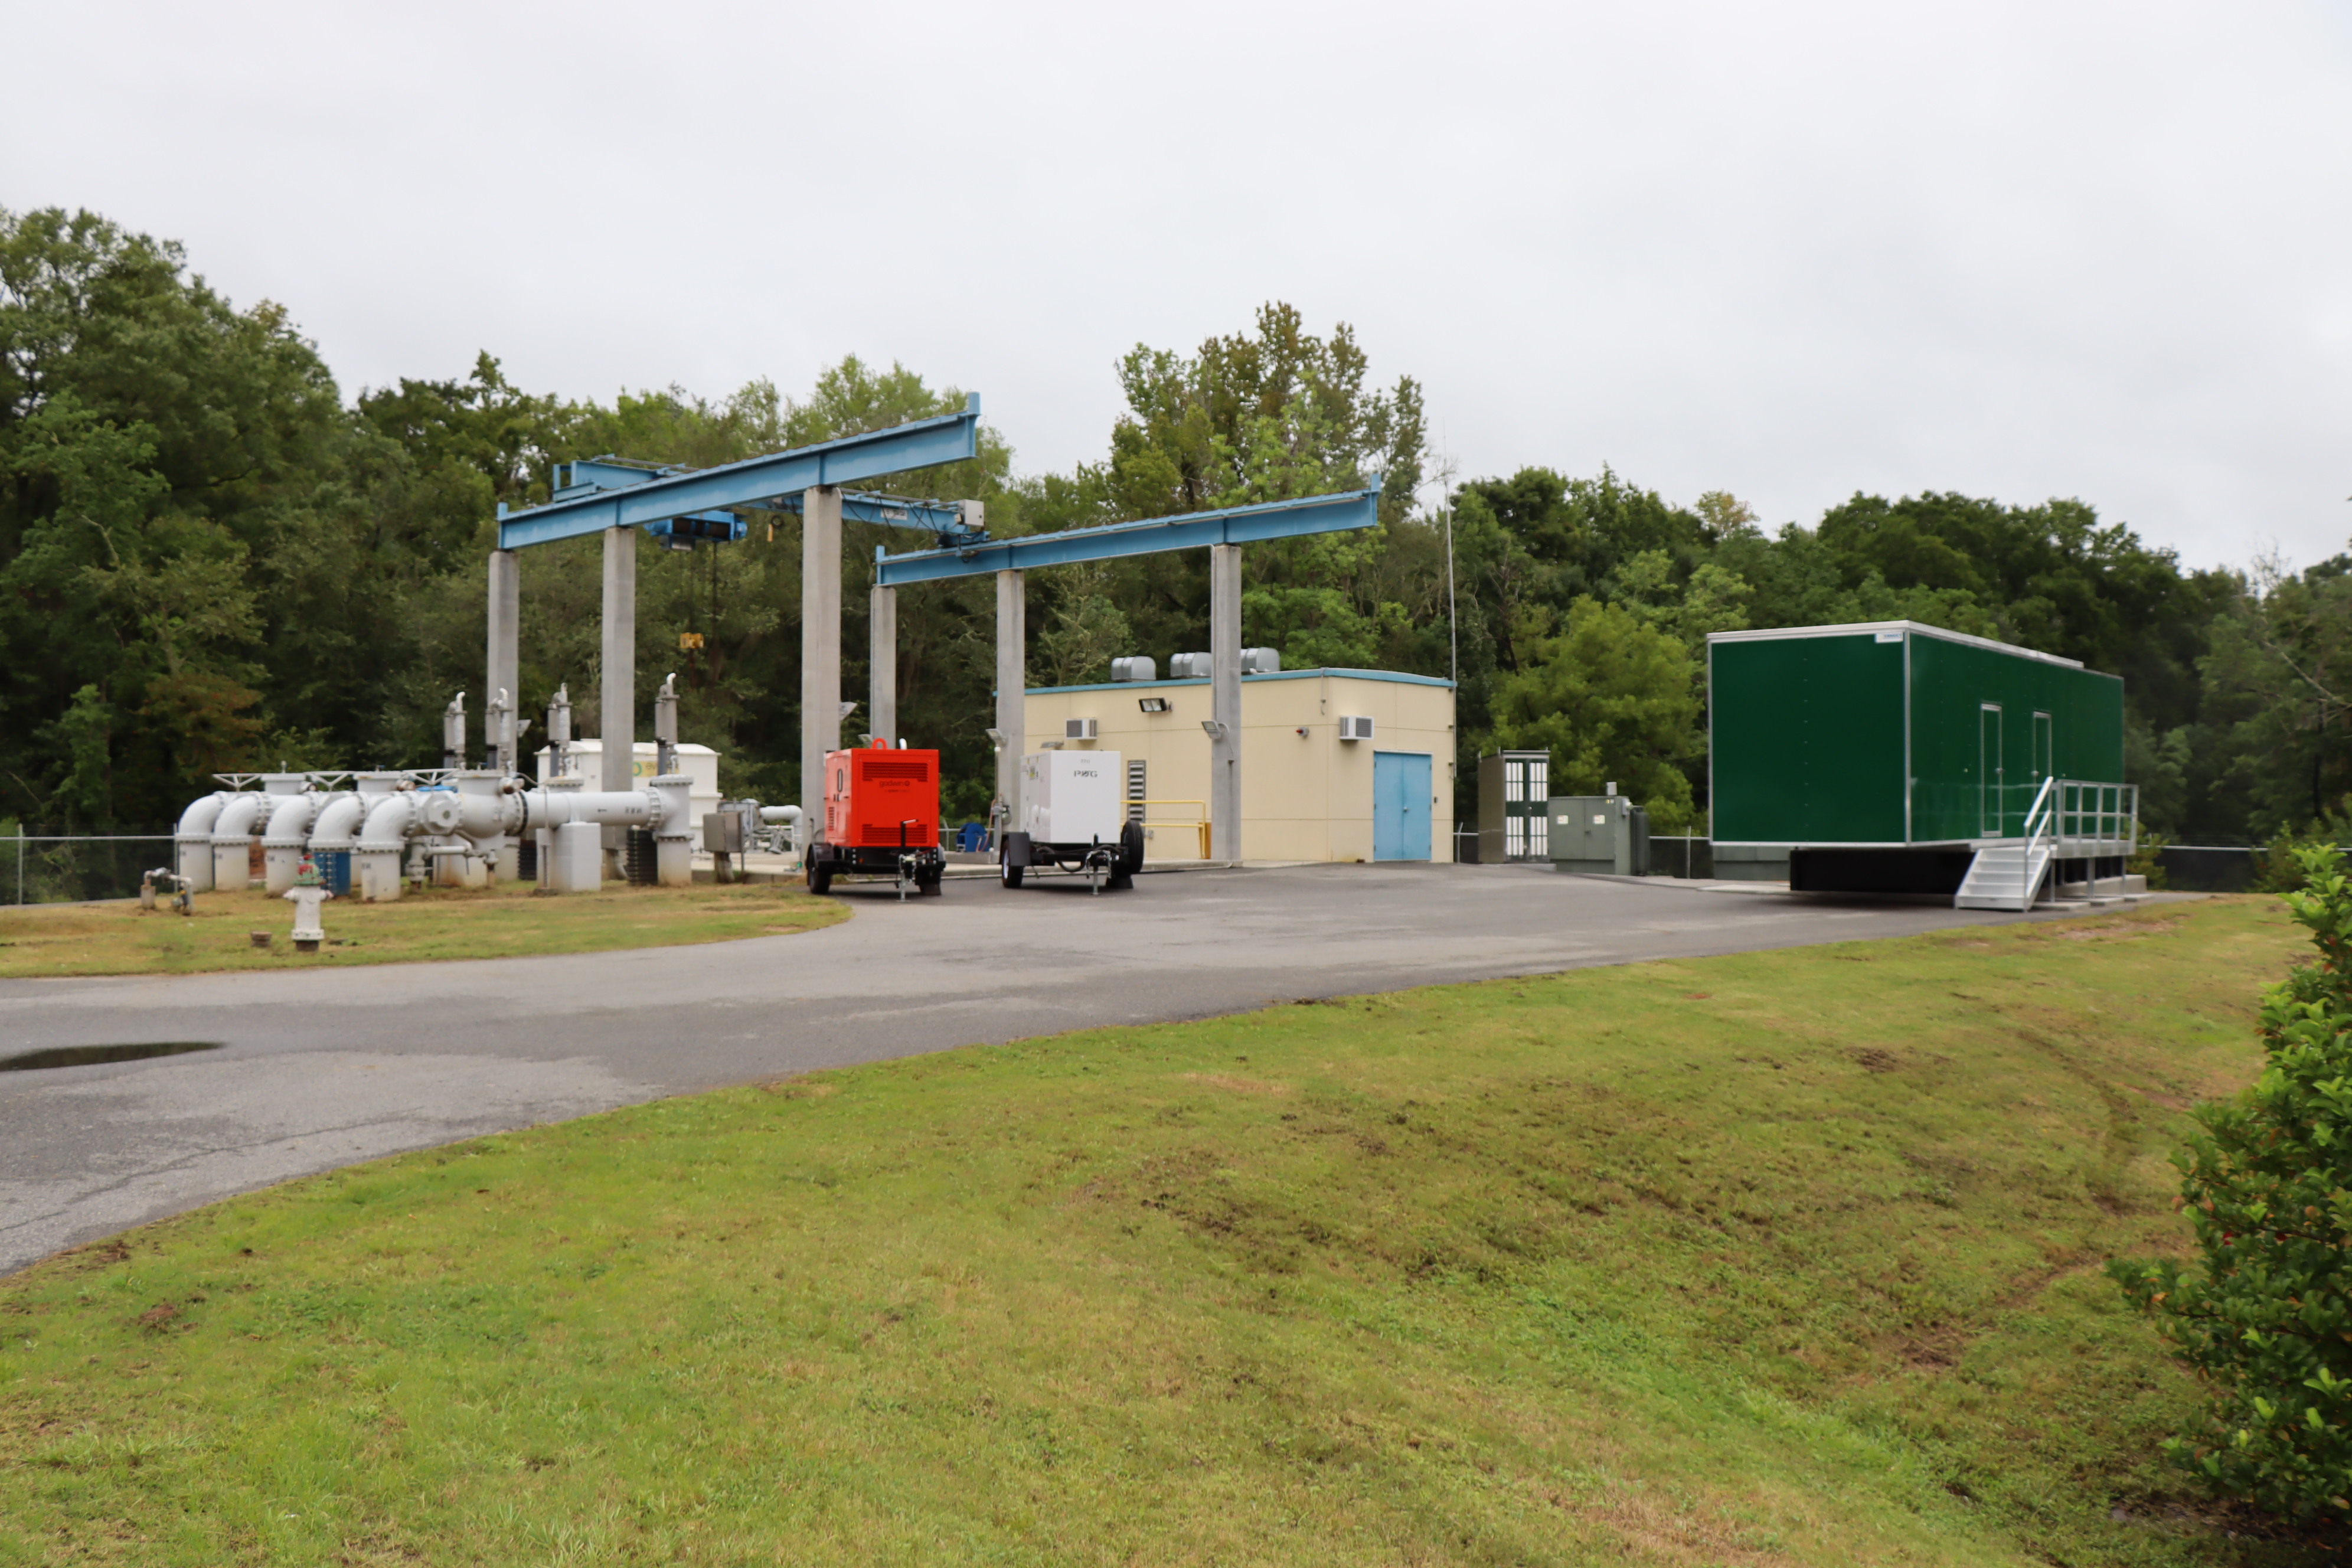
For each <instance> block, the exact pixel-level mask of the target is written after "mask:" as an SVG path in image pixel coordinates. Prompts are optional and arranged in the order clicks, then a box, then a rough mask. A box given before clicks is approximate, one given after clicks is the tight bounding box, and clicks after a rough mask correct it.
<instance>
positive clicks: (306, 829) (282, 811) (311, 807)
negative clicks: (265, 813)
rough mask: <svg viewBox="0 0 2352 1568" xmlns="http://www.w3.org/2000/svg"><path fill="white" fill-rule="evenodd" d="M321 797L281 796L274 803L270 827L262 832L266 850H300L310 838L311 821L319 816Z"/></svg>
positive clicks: (262, 842) (270, 813) (270, 815)
mask: <svg viewBox="0 0 2352 1568" xmlns="http://www.w3.org/2000/svg"><path fill="white" fill-rule="evenodd" d="M321 798H322V797H321V796H319V795H279V796H278V797H276V799H275V800H274V801H273V802H272V804H271V807H270V812H269V821H268V826H265V827H264V828H263V829H262V830H261V847H263V848H264V849H299V848H301V847H302V846H303V844H304V843H305V842H306V841H308V839H309V838H310V821H311V819H312V818H313V817H315V816H318V814H319V802H320V799H321Z"/></svg>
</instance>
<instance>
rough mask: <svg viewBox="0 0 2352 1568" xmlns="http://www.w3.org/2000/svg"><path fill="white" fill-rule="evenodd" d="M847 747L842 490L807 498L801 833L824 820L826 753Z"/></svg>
mask: <svg viewBox="0 0 2352 1568" xmlns="http://www.w3.org/2000/svg"><path fill="white" fill-rule="evenodd" d="M839 750H841V490H840V489H839V488H838V487H836V486H834V485H816V486H813V487H812V488H810V489H807V490H805V491H803V493H802V496H801V825H802V826H801V832H802V842H803V844H805V843H806V842H807V841H808V840H809V839H810V838H811V837H814V835H815V832H816V830H817V829H818V828H819V827H821V826H823V825H824V756H825V753H826V752H837V751H839Z"/></svg>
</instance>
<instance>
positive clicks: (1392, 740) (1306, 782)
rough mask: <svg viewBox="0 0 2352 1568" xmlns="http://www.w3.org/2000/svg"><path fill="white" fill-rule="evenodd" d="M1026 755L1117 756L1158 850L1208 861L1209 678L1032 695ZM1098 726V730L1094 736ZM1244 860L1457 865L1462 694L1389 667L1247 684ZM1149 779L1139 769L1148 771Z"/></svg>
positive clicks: (1166, 856)
mask: <svg viewBox="0 0 2352 1568" xmlns="http://www.w3.org/2000/svg"><path fill="white" fill-rule="evenodd" d="M1024 709H1025V710H1026V713H1025V717H1026V722H1027V726H1028V731H1029V732H1028V735H1027V737H1026V739H1025V741H1024V744H1023V746H1022V751H1023V752H1024V753H1026V752H1035V751H1038V750H1041V749H1043V748H1044V747H1045V745H1047V744H1048V743H1055V742H1058V743H1060V744H1063V745H1066V746H1068V747H1070V748H1071V749H1073V750H1095V751H1104V752H1118V753H1119V756H1120V758H1121V760H1122V762H1123V763H1125V765H1126V767H1127V770H1128V779H1127V785H1128V788H1127V794H1128V797H1129V799H1130V800H1133V799H1139V798H1140V799H1145V800H1149V801H1150V802H1152V803H1154V804H1152V805H1150V806H1149V807H1148V808H1147V810H1146V812H1145V815H1144V823H1145V826H1146V828H1147V829H1148V830H1149V832H1150V840H1149V842H1148V844H1147V846H1146V849H1145V853H1146V855H1147V856H1148V857H1149V858H1151V859H1155V860H1190V859H1201V858H1207V853H1208V852H1207V850H1206V848H1205V847H1203V845H1202V838H1203V837H1205V836H1204V835H1203V834H1202V832H1201V830H1200V829H1199V828H1198V827H1197V826H1196V825H1197V824H1198V823H1200V822H1202V821H1203V820H1204V819H1205V818H1206V817H1207V816H1208V815H1209V808H1208V798H1209V736H1208V732H1207V731H1204V730H1202V727H1201V726H1202V722H1203V721H1206V720H1207V719H1208V718H1209V716H1210V714H1209V683H1208V682H1207V681H1206V680H1130V681H1113V682H1111V683H1109V684H1108V685H1103V686H1049V687H1033V688H1031V689H1030V690H1029V693H1028V700H1027V701H1026V702H1025V703H1024ZM1087 720H1092V721H1094V723H1093V730H1094V732H1093V734H1092V736H1091V737H1088V736H1087V735H1086V733H1085V724H1084V721H1087ZM1241 759H1242V760H1241V770H1242V858H1244V860H1451V859H1452V858H1454V833H1453V825H1454V687H1453V683H1452V682H1450V681H1445V680H1439V679H1433V678H1432V677H1429V676H1425V675H1399V674H1395V673H1393V672H1391V671H1389V670H1380V669H1286V670H1283V671H1281V672H1280V673H1278V674H1271V675H1244V676H1243V677H1242V745H1241ZM1137 764H1141V774H1140V776H1138V774H1137V771H1136V770H1137Z"/></svg>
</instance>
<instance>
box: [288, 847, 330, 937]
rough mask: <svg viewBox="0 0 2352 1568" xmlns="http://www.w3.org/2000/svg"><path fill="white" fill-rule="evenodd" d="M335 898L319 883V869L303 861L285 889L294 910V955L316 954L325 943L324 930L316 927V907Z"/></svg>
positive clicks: (305, 860) (317, 913)
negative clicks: (301, 953)
mask: <svg viewBox="0 0 2352 1568" xmlns="http://www.w3.org/2000/svg"><path fill="white" fill-rule="evenodd" d="M334 896H335V895H334V894H332V893H331V892H329V891H328V890H327V889H325V888H324V887H323V886H321V885H320V881H319V868H317V867H315V866H313V865H311V864H310V856H308V855H305V856H303V857H302V865H301V868H299V870H297V871H296V872H295V873H294V885H293V886H292V887H290V888H289V889H286V893H285V898H286V900H287V901H288V902H289V903H290V904H292V905H293V906H294V951H295V952H318V951H319V944H320V942H324V941H326V940H327V932H326V931H325V929H324V928H323V927H322V926H320V923H319V906H320V904H321V903H323V902H325V901H326V900H329V899H331V898H333V897H334Z"/></svg>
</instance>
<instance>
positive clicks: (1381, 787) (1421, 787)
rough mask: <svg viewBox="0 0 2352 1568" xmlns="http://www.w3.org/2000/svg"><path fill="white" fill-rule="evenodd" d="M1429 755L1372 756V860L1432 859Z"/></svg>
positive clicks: (1377, 753)
mask: <svg viewBox="0 0 2352 1568" xmlns="http://www.w3.org/2000/svg"><path fill="white" fill-rule="evenodd" d="M1429 781H1430V759H1429V753H1428V752H1373V753H1372V858H1373V859H1375V860H1426V859H1428V858H1429V810H1430V805H1431V801H1432V795H1433V791H1432V790H1431V789H1430V787H1429Z"/></svg>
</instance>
